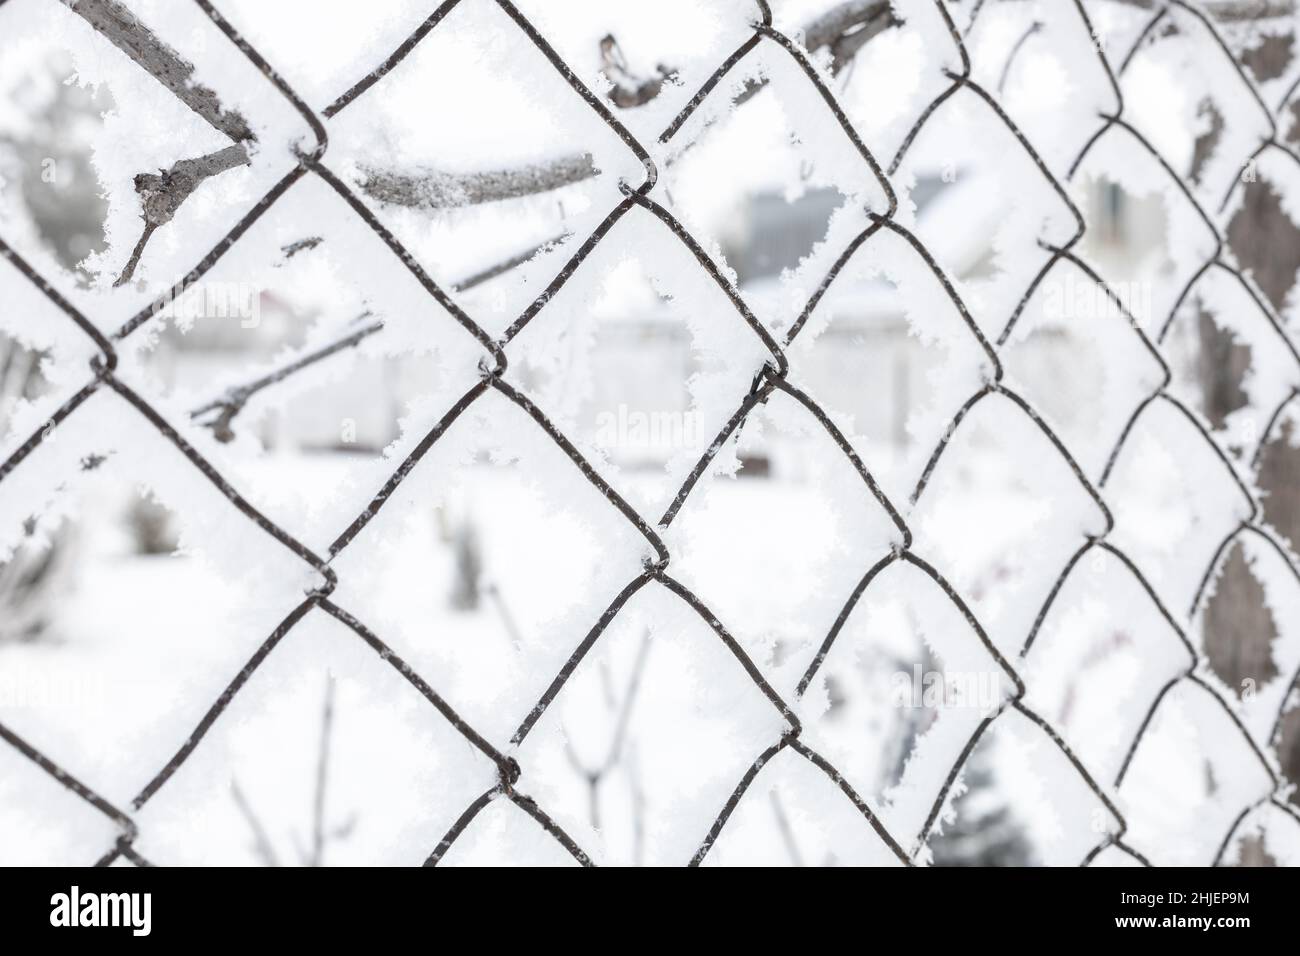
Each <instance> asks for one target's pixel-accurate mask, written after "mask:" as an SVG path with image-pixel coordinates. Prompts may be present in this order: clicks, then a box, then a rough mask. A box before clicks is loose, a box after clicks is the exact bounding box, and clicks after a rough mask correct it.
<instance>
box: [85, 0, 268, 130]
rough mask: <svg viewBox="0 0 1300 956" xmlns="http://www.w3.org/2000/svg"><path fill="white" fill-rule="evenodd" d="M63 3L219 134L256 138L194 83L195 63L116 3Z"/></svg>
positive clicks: (112, 0) (238, 118)
mask: <svg viewBox="0 0 1300 956" xmlns="http://www.w3.org/2000/svg"><path fill="white" fill-rule="evenodd" d="M63 3H64V5H65V6H66V7H67V8H68V9H69V10H71V11H72V12H73V13H75V14H77V16H79V17H81V18H82V19H83V20H85V21H86V22H87V23H89V24H90V25H91V26H92V27H94V29H95V31H96V32H97V33H99V34H100V35H101V36H102V37H104V38H105V39H106V40H108V41H109V42H110V43H112V44H113V46H115V47H117V48H118V49H119V50H121V51H122V52H123V53H125V54H126V55H127V56H129V57H130V58H131V59H132V60H134V61H135V62H136V64H137V65H138V66H140V67H141V68H142V69H143V70H144V71H145V72H146V73H148V74H149V75H150V76H152V77H153V78H154V79H156V80H157V81H158V82H159V83H161V84H162V85H163V86H165V87H167V89H169V90H170V91H171V92H172V95H173V96H175V97H176V98H177V99H178V100H180V101H181V102H182V103H184V104H185V105H186V106H188V107H189V108H190V109H192V110H193V111H194V112H195V113H198V114H199V115H200V116H202V117H203V118H204V119H205V120H207V121H208V123H210V124H211V125H212V127H213V128H214V129H216V130H217V131H218V132H222V133H225V134H226V135H227V136H229V137H230V138H231V139H232V140H234V141H235V142H237V143H238V142H251V141H252V140H253V139H254V138H255V137H254V136H253V131H252V129H250V128H249V125H248V123H247V121H246V120H245V119H244V118H243V117H242V116H240V115H239V113H237V112H235V111H233V110H228V109H226V108H225V107H223V106H222V105H221V100H220V99H219V98H218V97H217V94H216V93H215V92H213V91H212V90H210V89H209V88H208V87H206V86H203V85H202V84H200V83H196V82H194V64H192V63H190V62H189V61H188V60H186V59H185V58H184V57H182V56H181V55H180V54H179V53H177V52H176V51H175V50H173V49H172V48H171V47H170V46H168V45H167V44H166V43H164V42H163V41H162V40H160V39H158V37H156V36H155V35H154V33H153V31H152V30H150V29H149V28H148V27H147V26H145V25H144V24H143V23H141V22H140V21H139V20H138V19H137V18H136V16H135V15H134V14H133V13H131V11H130V10H128V9H127V8H126V7H125V6H123V5H122V4H120V3H118V2H117V0H63Z"/></svg>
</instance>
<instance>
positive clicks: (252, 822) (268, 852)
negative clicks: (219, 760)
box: [230, 780, 280, 866]
mask: <svg viewBox="0 0 1300 956" xmlns="http://www.w3.org/2000/svg"><path fill="white" fill-rule="evenodd" d="M230 795H231V797H232V798H234V801H235V806H236V807H237V808H238V809H239V813H240V815H241V816H242V817H243V818H244V821H245V822H246V823H247V824H248V829H249V830H251V831H252V833H253V852H254V853H256V854H257V857H258V859H260V860H261V861H262V863H263V865H265V866H279V865H280V858H279V857H278V856H277V855H276V852H275V848H274V847H273V846H272V845H271V839H270V837H268V836H267V835H266V827H264V826H262V821H261V819H260V818H259V817H258V815H257V813H256V812H254V810H253V807H252V805H251V804H250V803H249V802H248V798H247V797H245V796H244V791H242V790H241V789H239V784H238V783H237V782H236V781H235V780H231V781H230Z"/></svg>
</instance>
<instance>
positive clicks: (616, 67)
mask: <svg viewBox="0 0 1300 956" xmlns="http://www.w3.org/2000/svg"><path fill="white" fill-rule="evenodd" d="M600 70H601V72H602V73H604V74H605V76H606V78H607V79H608V80H609V81H610V83H611V84H613V85H612V87H611V88H610V91H609V94H608V95H609V99H610V101H611V102H612V103H613V104H614V105H615V106H617V107H619V108H621V109H625V110H626V109H632V108H633V107H636V106H642V105H644V104H646V103H649V102H650V101H651V100H652V99H654V98H655V97H656V96H658V95H659V91H660V90H662V89H663V87H664V81H665V80H667V79H669V78H671V77H672V76H673V74H674V72H675V71H674V70H672V69H670V68H669V67H666V66H664V65H663V64H662V63H660V64H658V65H657V66H656V67H655V72H654V73H653V74H648V75H645V76H641V75H638V74H636V73H634V72H632V70H631V69H630V68H629V67H628V63H627V57H625V56H624V55H623V48H622V47H620V46H619V45H618V41H617V40H615V39H614V36H613V34H606V35H605V36H604V37H602V38H601V41H600Z"/></svg>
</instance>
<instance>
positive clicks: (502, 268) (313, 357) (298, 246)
mask: <svg viewBox="0 0 1300 956" xmlns="http://www.w3.org/2000/svg"><path fill="white" fill-rule="evenodd" d="M566 238H567V233H566V234H564V235H559V236H556V237H554V238H552V239H548V240H547V241H546V242H543V243H541V244H539V245H536V246H533V247H532V248H530V249H526V250H524V251H523V252H521V253H519V254H517V255H513V256H511V257H510V258H508V259H504V260H502V261H501V262H498V263H496V264H495V265H492V266H489V267H488V268H486V269H482V270H480V271H479V272H476V273H474V274H473V275H470V276H467V277H465V278H464V279H462V280H460V281H459V282H457V283H456V284H455V285H453V286H452V287H451V288H452V291H453V292H467V291H469V290H470V289H473V288H474V287H475V286H479V285H482V284H483V283H485V282H488V281H489V280H491V279H495V278H496V277H497V276H500V275H504V274H505V273H507V272H509V271H510V270H511V269H515V268H518V267H519V266H521V265H523V264H524V263H525V262H527V261H528V260H529V259H531V258H532V257H533V256H535V255H537V253H539V252H541V251H542V250H543V249H547V248H549V247H550V246H553V245H554V244H555V243H557V242H560V241H562V240H563V239H566ZM320 242H321V240H320V239H319V238H318V237H312V238H311V239H304V240H299V242H296V243H292V244H291V245H289V246H287V247H286V249H285V255H286V258H288V257H289V256H292V255H295V254H297V253H298V252H299V251H301V250H302V249H311V248H315V246H317V245H319V244H320ZM291 250H292V251H291ZM368 315H369V313H368V312H367V313H363V314H361V315H359V316H357V318H356V319H355V320H354V322H360V321H361V320H362V319H364V318H366V317H367V316H368ZM383 328H384V323H383V322H381V321H375V322H372V323H370V324H369V325H366V326H363V327H362V328H359V329H355V330H353V331H351V332H349V333H348V334H346V335H344V336H342V337H340V338H338V339H335V340H334V341H333V342H330V343H329V344H328V345H324V346H322V347H321V348H318V349H315V350H313V351H311V352H308V353H306V354H305V355H300V356H298V358H296V359H294V360H292V361H291V362H288V363H286V364H284V365H282V366H280V367H279V368H276V369H274V370H272V371H270V372H267V373H266V374H265V375H262V376H259V377H258V378H256V379H254V380H253V381H251V382H246V383H245V384H243V385H238V386H235V387H233V388H229V389H227V390H226V392H225V394H223V395H222V396H221V397H220V398H217V399H214V400H213V401H210V402H208V403H207V404H205V405H201V406H200V407H198V408H196V409H194V410H193V411H192V412H190V418H192V419H197V418H202V417H203V416H205V415H210V416H211V418H210V419H209V420H208V421H207V422H205V423H204V424H206V425H207V426H208V427H209V428H211V429H212V433H213V436H214V437H215V438H216V439H217V441H219V442H229V441H232V440H233V439H234V437H235V432H234V427H233V426H234V421H235V417H236V416H237V415H239V413H240V412H242V411H243V410H244V407H245V406H246V405H247V404H248V402H249V400H250V399H252V397H253V396H254V395H256V394H257V393H258V392H260V391H262V390H263V389H266V388H269V387H270V386H272V385H277V384H279V383H280V382H283V381H284V380H285V379H287V378H289V377H290V376H292V375H296V374H297V373H298V372H301V371H303V370H305V369H308V368H310V367H311V366H313V365H315V364H317V363H318V362H322V361H324V360H325V359H327V358H329V357H330V356H332V355H338V354H339V353H340V352H346V351H347V350H348V349H351V348H354V347H355V346H357V345H360V344H361V343H362V342H363V341H365V340H366V339H368V338H370V336H372V335H374V334H375V333H376V332H379V331H381V330H382V329H383Z"/></svg>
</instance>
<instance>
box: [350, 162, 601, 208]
mask: <svg viewBox="0 0 1300 956" xmlns="http://www.w3.org/2000/svg"><path fill="white" fill-rule="evenodd" d="M361 175H362V179H361V180H360V181H359V182H358V185H359V186H360V187H361V190H362V192H364V193H365V194H366V195H368V196H370V197H371V198H372V199H376V200H378V201H379V202H384V203H392V204H394V205H397V206H408V207H410V208H413V209H456V208H460V207H463V206H477V205H479V204H480V203H485V202H495V201H497V200H501V199H518V198H520V197H522V196H532V195H536V194H538V193H545V192H551V191H552V190H555V189H560V188H562V187H564V186H570V185H572V184H574V183H579V182H582V181H583V180H584V179H590V178H591V177H592V176H595V175H596V167H595V165H594V164H593V163H592V160H591V156H590V155H588V154H586V153H581V154H576V155H572V156H561V157H560V158H558V159H553V160H551V161H550V162H546V163H537V164H531V165H527V166H518V167H515V168H514V169H495V170H485V171H482V172H473V173H448V172H443V171H441V170H436V169H416V170H409V171H404V170H393V169H379V168H377V167H373V166H364V167H362V169H361Z"/></svg>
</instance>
